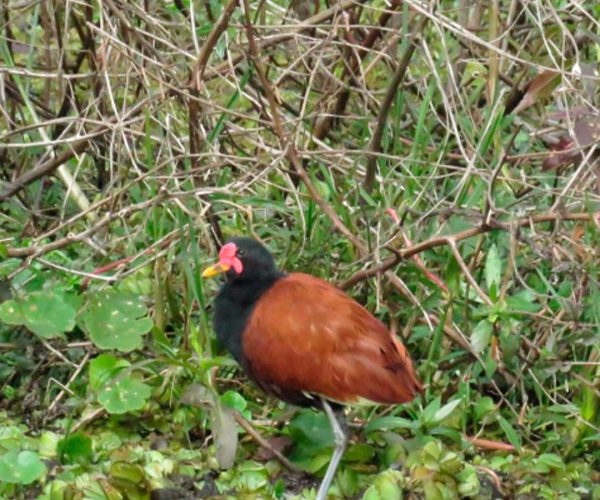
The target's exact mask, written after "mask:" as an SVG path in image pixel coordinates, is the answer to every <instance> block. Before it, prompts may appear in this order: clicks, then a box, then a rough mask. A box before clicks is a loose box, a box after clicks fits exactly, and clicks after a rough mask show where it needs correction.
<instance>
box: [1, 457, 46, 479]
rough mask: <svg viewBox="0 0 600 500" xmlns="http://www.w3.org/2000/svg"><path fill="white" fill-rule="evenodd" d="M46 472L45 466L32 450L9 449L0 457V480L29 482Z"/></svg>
mask: <svg viewBox="0 0 600 500" xmlns="http://www.w3.org/2000/svg"><path fill="white" fill-rule="evenodd" d="M45 473H46V466H45V465H44V463H43V462H42V461H41V460H40V457H39V456H38V454H37V453H35V452H34V451H29V450H25V451H21V452H18V451H16V450H12V451H9V452H8V453H6V454H5V455H4V456H1V457H0V482H2V481H4V482H6V483H14V484H31V483H33V482H34V481H35V480H36V479H39V478H41V477H42V476H43V475H44V474H45Z"/></svg>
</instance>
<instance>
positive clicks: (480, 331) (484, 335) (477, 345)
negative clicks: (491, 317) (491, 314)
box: [471, 319, 492, 354]
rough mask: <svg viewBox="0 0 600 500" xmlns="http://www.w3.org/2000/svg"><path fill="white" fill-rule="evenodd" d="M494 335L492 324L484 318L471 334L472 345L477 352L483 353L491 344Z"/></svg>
mask: <svg viewBox="0 0 600 500" xmlns="http://www.w3.org/2000/svg"><path fill="white" fill-rule="evenodd" d="M491 336H492V324H491V323H490V322H489V321H488V320H487V319H483V320H481V321H480V322H479V323H477V325H475V328H474V329H473V333H472V334H471V347H472V348H473V351H475V353H476V354H479V353H481V352H482V351H483V350H484V349H485V348H486V347H487V346H488V345H489V344H490V338H491Z"/></svg>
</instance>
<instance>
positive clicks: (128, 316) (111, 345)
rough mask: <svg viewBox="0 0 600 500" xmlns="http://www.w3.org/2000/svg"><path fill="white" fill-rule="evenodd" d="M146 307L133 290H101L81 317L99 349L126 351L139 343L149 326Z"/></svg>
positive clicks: (139, 345) (140, 345)
mask: <svg viewBox="0 0 600 500" xmlns="http://www.w3.org/2000/svg"><path fill="white" fill-rule="evenodd" d="M147 313H148V309H147V308H146V306H145V305H144V303H143V302H142V300H141V299H140V298H139V297H138V296H136V295H133V294H129V293H121V292H114V291H108V292H102V293H98V294H96V295H95V296H94V297H93V298H92V299H91V300H90V303H89V304H88V307H87V309H86V311H85V313H84V314H83V315H82V317H81V319H82V321H83V326H84V329H85V330H86V331H87V333H88V335H89V336H90V339H91V340H92V342H94V344H96V346H98V347H100V348H101V349H117V350H119V351H122V352H129V351H132V350H134V349H139V348H141V347H142V336H143V335H145V334H146V333H148V332H149V331H150V330H151V329H152V325H153V322H152V319H150V318H148V317H142V316H145V315H146V314H147Z"/></svg>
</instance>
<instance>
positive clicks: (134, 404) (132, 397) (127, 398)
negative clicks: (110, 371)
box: [98, 377, 152, 414]
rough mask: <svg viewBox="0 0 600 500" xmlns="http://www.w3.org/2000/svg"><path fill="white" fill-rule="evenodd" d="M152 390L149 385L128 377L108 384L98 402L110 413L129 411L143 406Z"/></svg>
mask: <svg viewBox="0 0 600 500" xmlns="http://www.w3.org/2000/svg"><path fill="white" fill-rule="evenodd" d="M151 392H152V390H151V388H150V386H149V385H146V384H144V383H143V382H141V381H139V380H137V379H135V378H131V377H128V378H123V379H121V380H117V381H116V382H115V383H114V384H109V385H107V386H106V387H105V388H104V389H103V390H102V392H101V393H100V394H99V395H98V402H99V403H100V404H101V405H102V406H104V408H105V409H106V411H108V412H109V413H112V414H121V413H127V412H130V411H135V410H139V409H140V408H142V407H143V406H144V404H145V402H146V400H147V399H148V398H149V397H150V393H151Z"/></svg>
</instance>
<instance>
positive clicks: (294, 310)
mask: <svg viewBox="0 0 600 500" xmlns="http://www.w3.org/2000/svg"><path fill="white" fill-rule="evenodd" d="M218 275H224V277H225V279H224V283H223V284H222V286H221V288H220V290H219V292H218V293H217V296H216V298H215V301H214V314H213V324H214V330H215V332H216V336H217V341H218V342H219V343H220V344H221V345H222V346H223V347H225V348H226V349H227V350H228V351H229V352H230V353H231V355H232V356H233V357H234V358H235V360H236V361H237V362H238V364H239V365H240V366H241V368H242V369H243V370H244V372H245V373H246V374H247V375H248V377H249V378H250V379H251V380H252V381H254V382H255V383H256V384H257V385H258V387H259V388H261V389H262V390H263V391H264V392H265V393H267V394H269V395H271V396H275V397H276V398H279V399H280V400H282V401H284V402H287V403H291V404H293V405H296V406H301V407H313V408H315V409H317V410H322V411H324V412H325V413H326V415H327V417H328V419H329V423H330V425H331V429H332V431H333V436H334V445H335V447H334V451H333V454H332V457H331V460H330V462H329V465H328V467H327V470H326V472H325V476H324V477H323V480H322V481H321V484H320V486H319V490H318V492H317V497H316V498H317V500H325V498H326V496H327V491H328V489H329V487H330V485H331V483H332V481H333V478H334V476H335V472H336V470H337V467H338V465H339V462H340V460H341V458H342V456H343V454H344V451H345V449H346V446H347V443H348V431H347V424H346V420H345V416H344V406H345V405H347V404H353V403H363V402H369V403H375V404H388V405H393V404H401V403H406V402H409V401H411V400H412V399H414V398H415V397H416V396H417V395H418V394H420V393H422V392H423V387H422V384H421V382H420V381H419V380H418V378H417V376H416V374H415V369H414V367H413V363H412V360H411V358H410V356H409V354H408V352H407V350H406V348H405V347H404V345H403V344H402V343H401V342H400V340H399V339H398V338H397V337H396V336H395V335H392V333H391V332H390V331H389V330H388V329H387V328H386V327H385V325H384V324H383V323H382V322H381V321H379V320H378V319H377V318H375V316H373V315H372V314H371V313H370V312H369V311H368V310H367V309H365V308H364V307H363V306H362V305H360V304H359V303H358V302H356V301H355V300H354V299H352V298H351V297H349V296H348V295H347V294H345V293H344V292H343V291H341V290H340V289H338V288H336V287H335V286H334V285H332V284H331V283H329V282H327V281H325V280H323V279H321V278H318V277H316V276H312V275H309V274H304V273H300V272H292V273H285V272H283V271H280V270H279V269H278V268H277V266H276V264H275V260H274V258H273V255H272V254H271V253H270V252H269V250H267V248H266V247H265V246H264V245H263V244H262V243H260V242H258V241H257V240H255V239H252V238H248V237H234V238H232V239H230V240H229V241H228V242H227V243H226V244H225V245H223V246H222V247H221V249H220V251H219V260H218V262H217V263H216V264H214V265H212V266H209V267H207V268H206V269H205V270H204V271H203V272H202V277H203V278H212V277H215V276H218Z"/></svg>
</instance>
